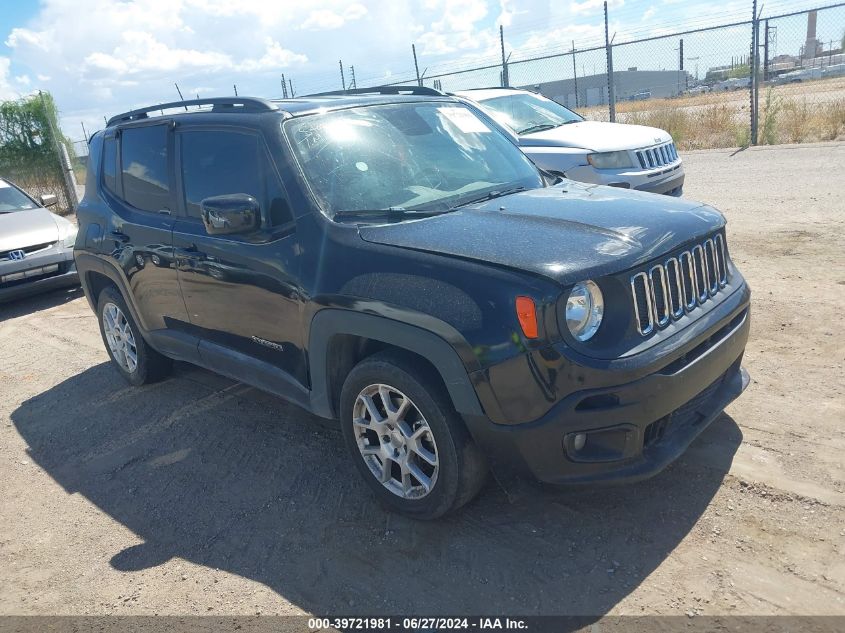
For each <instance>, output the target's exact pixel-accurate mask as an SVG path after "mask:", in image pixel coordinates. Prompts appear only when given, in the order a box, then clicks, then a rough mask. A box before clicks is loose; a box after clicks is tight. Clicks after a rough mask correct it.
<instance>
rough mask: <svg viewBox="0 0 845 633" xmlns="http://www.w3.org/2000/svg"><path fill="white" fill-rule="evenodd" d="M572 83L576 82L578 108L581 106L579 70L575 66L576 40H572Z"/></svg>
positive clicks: (576, 105)
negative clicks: (579, 102) (579, 100)
mask: <svg viewBox="0 0 845 633" xmlns="http://www.w3.org/2000/svg"><path fill="white" fill-rule="evenodd" d="M572 83H573V84H575V107H576V108H578V107H580V106H579V105H578V70H577V69H576V68H575V40H572ZM567 105H568V104H567Z"/></svg>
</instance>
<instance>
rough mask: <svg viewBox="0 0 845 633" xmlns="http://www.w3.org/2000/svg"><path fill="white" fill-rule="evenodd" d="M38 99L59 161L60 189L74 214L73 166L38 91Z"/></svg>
mask: <svg viewBox="0 0 845 633" xmlns="http://www.w3.org/2000/svg"><path fill="white" fill-rule="evenodd" d="M38 97H39V99H40V100H41V107H42V108H43V109H44V118H45V119H47V126H48V127H49V128H50V137H51V138H52V140H53V149H54V150H55V152H56V159H57V160H58V161H59V169H60V170H61V176H62V189H64V190H65V199H66V200H67V204H68V211H72V212H75V211H76V207H78V206H79V196H78V194H77V192H76V175H75V174H74V173H73V166H72V165H71V163H70V156H68V153H67V147H65V145H64V143H62V142H61V141H60V140H59V138H58V137H57V136H56V128H55V127H53V118H52V113H51V112H50V111H49V110H48V109H47V102H46V101H45V100H44V94H43V93H42V92H41V91H40V90H39V91H38Z"/></svg>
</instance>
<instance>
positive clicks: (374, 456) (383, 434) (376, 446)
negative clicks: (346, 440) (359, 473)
mask: <svg viewBox="0 0 845 633" xmlns="http://www.w3.org/2000/svg"><path fill="white" fill-rule="evenodd" d="M352 425H353V431H354V433H355V441H356V444H357V445H358V450H359V451H360V453H361V457H362V458H363V459H364V463H365V464H366V465H367V468H368V469H369V470H370V472H371V473H372V474H373V476H374V477H375V478H376V479H377V480H378V481H380V482H381V484H382V485H383V486H384V487H385V488H387V489H388V490H389V491H390V492H392V493H393V494H395V495H396V496H398V497H401V498H403V499H421V498H422V497H425V496H426V495H428V494H429V493H430V492H431V491H432V490H433V489H434V485H435V484H436V483H437V473H438V471H439V466H440V464H439V460H438V453H437V444H436V443H435V441H434V434H433V433H432V431H431V427H430V426H429V425H428V422H427V421H426V419H425V417H424V416H423V415H422V413H421V412H420V410H419V408H417V406H416V405H415V404H414V403H413V402H412V401H411V399H410V398H409V397H408V396H406V395H405V394H404V393H402V392H401V391H399V390H398V389H396V388H395V387H391V386H390V385H385V384H375V385H370V386H368V387H365V388H364V389H363V390H361V392H360V393H359V394H358V397H357V398H356V399H355V405H354V407H353V411H352Z"/></svg>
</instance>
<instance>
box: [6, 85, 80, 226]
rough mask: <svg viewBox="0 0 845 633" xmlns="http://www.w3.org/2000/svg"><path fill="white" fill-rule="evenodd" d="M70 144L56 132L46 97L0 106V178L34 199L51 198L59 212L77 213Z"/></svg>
mask: <svg viewBox="0 0 845 633" xmlns="http://www.w3.org/2000/svg"><path fill="white" fill-rule="evenodd" d="M73 149H74V148H73V144H72V143H71V141H70V140H69V139H67V138H66V137H65V136H64V135H63V134H62V132H61V130H59V126H58V111H57V110H56V106H55V104H54V102H53V99H52V97H51V96H50V95H49V94H41V93H38V94H34V95H30V96H28V97H24V98H22V99H19V100H17V101H6V102H2V103H0V178H3V179H6V180H10V181H12V182H14V183H15V184H16V185H17V186H19V187H21V188H22V189H24V190H25V191H26V192H27V193H29V194H30V195H32V196H33V197H35V198H36V199H37V198H39V197H40V196H43V195H54V196H56V198H57V205H56V207H54V209H55V210H56V211H57V212H59V213H71V212H73V211H75V210H76V205H77V203H78V191H77V188H76V181H75V178H74V171H73V162H74V159H75V158H76V157H75V155H74V152H73Z"/></svg>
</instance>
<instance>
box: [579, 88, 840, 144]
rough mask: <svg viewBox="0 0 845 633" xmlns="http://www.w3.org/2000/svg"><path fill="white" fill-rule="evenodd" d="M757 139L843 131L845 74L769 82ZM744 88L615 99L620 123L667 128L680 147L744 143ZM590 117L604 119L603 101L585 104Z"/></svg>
mask: <svg viewBox="0 0 845 633" xmlns="http://www.w3.org/2000/svg"><path fill="white" fill-rule="evenodd" d="M760 101H761V103H760V123H759V127H758V143H760V144H767V145H774V144H779V143H809V142H814V141H830V140H836V139H837V138H840V137H843V136H845V78H841V77H839V78H834V79H823V80H819V81H813V82H804V83H800V84H790V85H786V86H776V87H773V88H769V89H768V90H766V92H765V93H762V94H761V96H760ZM749 107H750V103H749V97H748V91H746V90H739V91H732V92H719V93H708V94H702V95H695V96H684V97H679V98H674V99H651V100H648V101H626V102H620V103H618V104H617V107H616V112H617V120H618V121H619V122H620V123H631V124H636V125H648V126H651V127H657V128H661V129H663V130H666V131H667V132H669V133H670V134H671V135H672V137H673V138H674V139H675V143H676V144H677V145H678V147H679V148H680V149H682V150H690V149H706V148H712V147H737V146H740V147H742V146H746V145H748V144H749V142H750V129H749V127H750V115H749ZM582 113H583V114H584V115H585V116H586V117H587V118H588V119H593V120H605V121H606V120H607V106H596V107H591V108H586V109H584V110H583V111H582Z"/></svg>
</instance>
